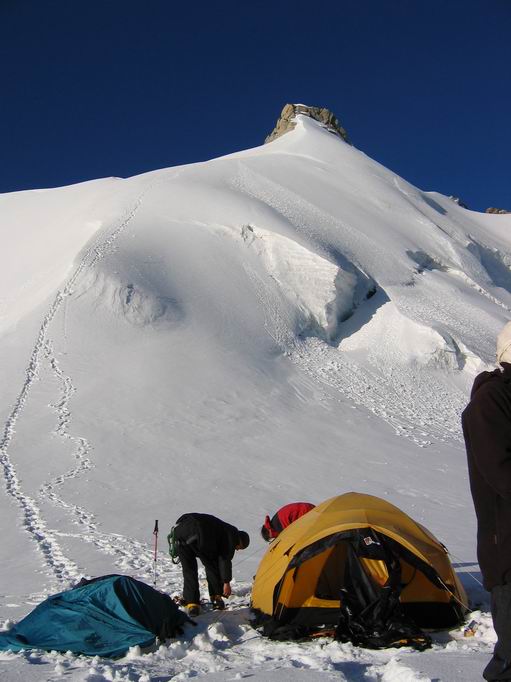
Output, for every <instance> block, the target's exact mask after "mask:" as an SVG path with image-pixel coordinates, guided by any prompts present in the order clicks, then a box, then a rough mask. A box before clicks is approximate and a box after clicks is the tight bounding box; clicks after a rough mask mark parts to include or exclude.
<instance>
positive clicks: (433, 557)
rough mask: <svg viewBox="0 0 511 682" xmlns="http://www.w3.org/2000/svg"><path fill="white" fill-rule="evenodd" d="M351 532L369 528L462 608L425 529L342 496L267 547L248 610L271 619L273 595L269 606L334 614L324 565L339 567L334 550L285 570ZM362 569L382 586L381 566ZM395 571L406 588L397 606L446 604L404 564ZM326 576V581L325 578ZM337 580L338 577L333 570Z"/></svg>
mask: <svg viewBox="0 0 511 682" xmlns="http://www.w3.org/2000/svg"><path fill="white" fill-rule="evenodd" d="M356 528H372V529H374V530H375V531H377V532H379V533H382V534H384V535H386V536H387V537H389V538H392V539H393V540H395V541H397V542H399V543H400V544H401V545H403V546H404V547H406V549H408V550H409V551H410V552H412V553H413V554H415V555H416V556H417V557H418V558H419V559H421V560H422V561H423V562H425V563H426V564H429V565H430V566H431V567H433V568H434V569H435V571H436V572H437V573H438V575H439V576H440V578H441V579H442V581H443V582H444V583H445V584H446V585H447V586H448V588H449V590H451V591H452V592H453V593H454V595H455V598H456V599H458V600H459V601H461V602H462V603H463V604H467V598H466V595H465V592H464V590H463V587H462V585H461V583H460V582H459V580H458V578H457V577H456V575H455V573H454V570H453V568H452V566H451V563H450V561H449V557H448V555H447V551H446V549H445V548H444V547H443V545H442V544H441V543H440V542H438V540H437V539H436V538H435V537H434V536H433V535H432V534H431V533H430V532H429V531H428V530H427V529H426V528H424V527H423V526H421V525H420V524H418V523H416V522H415V521H414V520H413V519H411V518H410V517H409V516H407V515H406V514H405V513H404V512H402V511H401V510H400V509H398V508H397V507H395V506H394V505H392V504H390V503H389V502H386V501H385V500H382V499H380V498H378V497H374V496H372V495H363V494H360V493H346V494H345V495H339V496H338V497H332V498H331V499H329V500H326V501H325V502H323V503H322V504H320V505H318V506H317V507H315V508H314V509H312V510H311V511H310V512H308V513H307V514H305V515H304V516H302V517H301V518H300V519H298V520H297V521H295V522H294V523H292V524H291V525H290V526H288V527H287V528H286V529H285V530H284V531H283V532H282V533H281V534H280V535H279V536H278V538H277V539H276V540H274V541H273V542H272V543H271V545H270V547H269V549H268V551H267V552H266V554H265V555H264V557H263V559H262V560H261V563H260V565H259V568H258V571H257V574H256V576H255V580H254V585H253V589H252V606H253V608H255V609H259V610H260V611H261V612H263V613H265V614H267V615H273V605H274V595H277V593H278V598H277V599H276V600H275V603H278V604H280V605H282V606H285V607H300V606H321V605H325V604H328V605H329V606H330V607H333V608H335V604H337V605H338V604H339V599H338V598H337V599H335V598H334V595H335V594H336V590H335V585H333V584H331V583H332V577H333V576H334V575H335V573H336V571H335V570H332V569H329V568H328V566H329V561H330V564H332V562H333V563H334V564H335V562H337V566H339V567H340V566H341V564H343V561H344V557H343V556H342V555H341V554H339V556H338V557H336V556H335V555H332V552H333V551H334V550H335V548H328V549H326V550H324V551H323V552H322V553H321V554H319V555H318V556H316V557H314V558H313V559H309V560H307V561H305V562H304V563H302V564H301V565H300V566H299V567H298V568H297V569H291V570H288V566H289V563H290V562H291V560H292V559H293V557H294V556H296V554H297V553H298V552H300V551H301V550H303V549H305V548H306V547H308V546H310V545H311V544H313V543H315V542H317V541H318V540H321V539H323V538H326V537H328V536H330V535H334V534H335V533H341V532H343V531H349V530H352V529H356ZM335 551H337V552H339V551H340V550H335ZM362 564H363V566H364V568H365V570H366V571H367V572H368V573H369V574H370V575H371V576H372V577H373V578H374V579H375V580H376V581H377V582H378V583H379V584H384V583H385V580H386V579H387V571H386V568H385V564H384V563H383V562H381V561H374V560H369V559H364V560H363V561H362ZM401 565H402V578H403V582H404V583H408V584H407V587H406V588H405V589H404V590H403V593H402V601H424V602H427V601H440V602H449V601H450V595H449V594H448V593H447V592H446V591H445V590H442V589H440V588H437V587H435V586H434V585H432V584H431V582H430V581H429V580H427V579H426V578H425V576H424V575H423V574H422V573H420V571H416V570H415V569H414V568H413V567H412V566H409V565H408V564H406V562H404V561H401ZM329 572H330V574H331V575H330V577H329V576H328V575H326V574H327V573H329ZM339 575H341V576H342V575H343V574H342V573H339V570H337V576H339ZM338 579H340V578H338ZM281 581H282V582H281ZM279 583H280V585H279ZM339 587H340V585H339ZM325 591H326V592H329V591H330V593H331V595H330V597H331V598H330V599H325V594H323V593H322V592H325ZM316 592H318V594H316ZM337 594H338V591H337ZM275 615H277V614H275Z"/></svg>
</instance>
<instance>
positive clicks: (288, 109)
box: [264, 104, 351, 144]
mask: <svg viewBox="0 0 511 682" xmlns="http://www.w3.org/2000/svg"><path fill="white" fill-rule="evenodd" d="M298 114H301V115H303V116H309V117H310V118H313V119H314V120H316V121H318V122H319V123H321V125H322V126H324V127H325V128H326V129H327V130H328V131H329V132H330V133H333V134H334V135H337V136H338V137H340V138H341V139H343V140H344V141H345V142H347V143H348V144H351V142H350V141H349V139H348V134H347V132H346V131H345V130H344V128H343V127H342V126H341V124H340V123H339V121H338V120H337V117H336V116H335V115H334V114H333V113H332V112H331V111H330V110H329V109H325V108H324V107H309V106H307V105H306V104H286V106H285V107H284V108H283V109H282V113H281V114H280V117H279V120H278V121H277V124H276V125H275V128H274V129H273V130H272V132H271V133H270V134H269V135H268V137H267V138H266V140H265V141H264V143H265V144H267V143H268V142H273V140H276V139H277V138H278V137H280V136H281V135H284V134H285V133H288V132H289V131H290V130H293V128H294V127H295V126H296V121H295V117H296V116H297V115H298Z"/></svg>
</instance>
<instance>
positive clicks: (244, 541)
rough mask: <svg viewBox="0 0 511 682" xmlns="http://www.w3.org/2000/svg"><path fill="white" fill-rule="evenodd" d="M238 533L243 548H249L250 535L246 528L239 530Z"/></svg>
mask: <svg viewBox="0 0 511 682" xmlns="http://www.w3.org/2000/svg"><path fill="white" fill-rule="evenodd" d="M238 535H239V538H240V545H241V549H247V547H248V546H249V544H250V536H249V534H248V533H246V532H245V531H244V530H239V531H238Z"/></svg>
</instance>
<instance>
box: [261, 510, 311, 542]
mask: <svg viewBox="0 0 511 682" xmlns="http://www.w3.org/2000/svg"><path fill="white" fill-rule="evenodd" d="M311 509H314V505H313V504H311V503H310V502H290V503H289V504H286V505H284V506H283V507H281V508H280V509H279V510H278V511H277V512H276V513H275V514H274V515H273V516H272V518H271V519H270V517H269V516H266V518H265V519H264V523H263V525H262V527H261V536H262V538H263V540H265V541H266V542H271V541H272V540H274V539H275V538H276V537H278V536H279V534H280V533H281V532H282V531H283V530H284V528H287V527H288V526H289V525H290V524H292V523H293V522H294V521H296V520H297V519H299V518H300V517H301V516H303V515H304V514H307V512H310V510H311Z"/></svg>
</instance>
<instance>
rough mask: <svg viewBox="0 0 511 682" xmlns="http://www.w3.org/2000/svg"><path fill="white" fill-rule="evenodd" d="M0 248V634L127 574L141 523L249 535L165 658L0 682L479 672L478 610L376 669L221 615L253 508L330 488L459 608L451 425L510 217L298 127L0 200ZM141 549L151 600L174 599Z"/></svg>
mask: <svg viewBox="0 0 511 682" xmlns="http://www.w3.org/2000/svg"><path fill="white" fill-rule="evenodd" d="M417 154H418V156H419V154H420V148H418V150H417ZM0 239H1V244H2V250H1V267H0V292H1V293H0V344H1V345H0V348H1V355H0V371H1V379H0V381H1V386H2V391H1V394H0V420H1V421H0V423H1V424H2V425H3V426H2V427H1V430H0V451H1V455H0V463H1V465H2V467H1V469H0V472H1V473H2V476H3V488H2V493H1V494H0V514H1V515H2V519H3V529H4V532H3V538H2V543H0V547H1V549H0V577H1V583H0V585H1V587H0V626H2V627H5V628H7V627H9V626H10V624H11V623H12V622H14V621H16V620H17V619H19V618H20V617H21V616H22V615H24V614H25V613H26V612H27V611H28V610H29V609H30V608H31V605H32V604H34V603H37V602H38V601H39V600H40V599H41V598H42V596H44V595H46V594H48V593H51V592H55V591H58V590H61V589H64V588H66V587H68V586H69V585H71V584H73V583H74V582H75V581H76V580H77V579H78V578H79V577H80V576H81V575H99V574H104V573H111V572H125V573H129V574H131V575H133V576H134V577H139V578H142V579H145V580H146V581H150V580H152V576H153V562H152V552H151V542H152V535H151V532H152V528H153V525H154V519H156V518H158V519H159V520H160V525H161V527H162V528H163V529H166V528H170V525H171V524H172V523H173V522H174V521H175V519H176V518H177V517H178V516H179V515H180V514H181V513H183V512H185V511H203V512H210V513H214V514H216V515H218V516H220V517H222V518H225V520H227V521H229V522H231V523H233V524H235V525H238V526H239V527H242V528H246V529H247V530H248V531H249V532H251V535H252V544H251V546H250V548H249V550H247V552H246V555H245V556H240V557H239V558H238V563H237V566H236V577H237V580H238V583H237V586H235V595H234V598H233V602H234V604H235V608H234V609H233V611H230V612H226V613H225V615H223V616H222V618H224V621H222V622H211V623H209V624H208V623H206V624H202V625H201V627H200V628H199V629H200V632H199V634H195V633H191V635H190V638H189V640H188V641H187V648H186V647H184V646H183V645H182V644H181V643H176V644H175V645H172V646H171V647H170V648H165V649H162V650H160V651H159V652H156V653H155V654H150V655H146V656H139V655H138V654H137V652H134V653H133V655H132V656H130V657H129V659H128V660H127V661H124V662H121V663H119V664H113V663H108V662H95V663H94V664H93V666H92V668H91V666H90V662H88V663H87V662H83V661H81V662H80V661H77V660H76V659H72V658H70V657H67V658H66V657H62V656H56V655H51V654H48V655H38V656H36V658H37V660H38V661H39V662H40V663H42V664H43V665H38V666H31V665H30V663H31V662H34V660H33V658H32V656H34V655H28V654H27V655H23V654H18V655H12V656H11V655H7V656H0V677H1V678H2V679H17V677H16V675H18V674H19V673H20V671H22V674H23V677H24V679H34V680H35V679H50V678H51V679H53V677H52V675H55V674H56V673H57V672H58V671H60V673H61V674H62V673H64V672H65V673H66V674H68V675H71V679H76V680H78V679H80V680H81V679H84V680H85V679H91V680H92V679H94V680H100V679H114V678H113V677H112V676H113V675H117V674H118V675H120V677H116V678H115V679H130V680H138V679H140V680H147V679H152V677H151V676H152V675H160V677H159V678H158V679H167V678H162V677H161V675H163V674H169V671H171V673H172V675H178V677H177V678H176V677H174V678H173V679H188V676H193V675H197V674H203V673H212V672H213V671H216V672H217V676H214V675H211V679H213V678H214V679H219V680H227V679H233V678H232V674H233V670H234V671H238V674H241V673H243V672H245V671H250V670H252V671H255V670H256V668H257V669H258V671H257V672H254V673H253V674H254V675H256V674H257V675H263V677H261V678H260V679H279V680H280V679H299V673H298V672H297V671H296V669H297V668H305V669H308V670H309V672H307V673H306V674H305V677H304V679H307V680H313V679H316V678H315V677H314V676H313V675H317V676H318V677H317V679H320V678H321V679H325V680H327V679H330V677H329V675H330V673H333V672H335V673H336V679H343V678H342V676H341V675H342V674H344V675H345V679H350V680H358V679H360V680H362V679H364V680H367V679H374V680H394V679H402V680H426V679H430V677H428V676H431V678H434V679H445V680H451V681H453V680H457V679H460V680H461V679H463V680H470V679H479V670H478V669H479V668H480V667H482V665H483V662H484V660H485V659H486V658H487V655H488V651H489V650H490V648H491V646H490V645H491V641H492V637H493V632H492V630H491V628H490V626H489V619H488V616H487V614H483V615H482V616H481V617H480V627H479V630H478V634H477V637H476V638H474V640H471V641H470V642H469V643H468V644H467V640H463V639H461V641H458V640H457V638H456V636H454V635H453V636H452V637H448V636H445V635H444V636H439V638H438V640H437V641H436V644H435V647H436V649H435V651H436V654H438V653H441V654H442V657H440V658H439V656H438V655H434V654H421V655H417V654H408V655H406V654H403V653H402V652H400V656H399V660H398V659H396V656H395V652H385V653H381V652H380V653H378V654H374V653H372V654H371V653H370V652H364V651H361V650H356V649H354V648H353V647H350V646H348V645H340V644H330V645H328V646H323V645H319V644H317V643H310V644H307V645H303V646H301V647H300V646H298V645H296V646H294V647H286V646H285V645H277V644H275V643H268V642H262V641H260V640H259V639H257V638H254V632H253V631H252V630H250V628H249V626H248V625H246V620H247V608H246V605H247V601H248V596H249V593H250V580H251V577H252V575H253V574H254V572H255V569H256V567H257V564H258V562H259V559H260V558H261V556H262V554H263V552H264V546H263V542H262V540H260V538H259V536H258V529H259V527H260V525H261V523H262V521H263V519H264V515H265V514H266V513H272V512H273V511H275V509H276V508H277V507H278V506H280V505H281V504H283V503H286V502H289V501H295V500H298V499H300V500H308V501H312V502H319V501H321V500H323V499H326V498H327V497H330V496H332V495H336V494H339V493H342V492H347V491H350V490H355V491H359V492H366V493H371V494H375V495H378V496H380V497H386V498H387V499H388V500H389V501H391V502H392V503H394V504H396V505H397V506H399V507H400V508H402V509H403V510H404V511H406V512H407V513H409V514H410V515H411V516H413V517H414V518H415V519H416V520H418V521H420V522H421V523H424V524H425V525H426V526H428V527H429V528H430V529H431V530H432V531H433V532H434V533H435V534H436V535H437V536H438V537H439V539H441V540H442V541H443V542H444V543H445V544H446V545H447V546H448V547H449V549H450V550H451V552H452V557H453V562H454V564H455V566H457V567H458V570H459V571H460V572H461V574H462V578H463V581H464V583H465V586H466V588H467V590H468V592H469V594H470V595H471V597H472V599H473V600H474V601H475V602H477V601H480V600H483V604H484V603H485V602H484V599H485V597H484V593H483V592H482V591H481V590H480V589H479V587H478V585H477V583H476V582H475V581H474V580H473V579H472V578H471V577H470V575H468V573H467V572H468V571H469V572H470V573H472V574H475V577H476V578H477V574H478V567H477V564H476V563H475V561H476V560H475V523H474V517H473V512H472V505H471V501H470V497H469V492H468V483H467V476H466V470H465V455H464V449H463V445H462V438H461V433H460V425H459V415H460V411H461V410H462V409H463V407H464V405H465V404H466V401H467V396H468V393H469V389H470V385H471V382H472V380H473V377H474V376H475V374H476V373H477V372H478V371H481V370H482V369H485V368H488V367H491V366H493V362H494V348H495V338H496V335H497V333H498V331H499V330H500V328H501V327H502V326H503V325H504V323H505V322H506V321H508V320H509V319H510V311H511V216H510V215H487V214H480V213H476V212H472V211H469V210H466V209H464V208H462V207H460V206H459V205H457V204H456V203H455V202H453V201H452V200H451V199H449V198H447V197H444V196H442V195H440V194H437V193H434V192H424V191H421V190H419V189H417V188H415V187H413V186H412V185H410V184H409V183H407V182H406V181H405V180H403V179H402V178H400V177H397V176H396V175H395V174H394V173H392V172H391V171H389V170H387V169H386V168H384V167H382V166H381V165H380V164H378V163H376V162H375V161H373V160H371V159H370V158H368V157H367V156H366V155H365V154H363V153H361V152H360V151H358V150H357V149H356V148H354V147H352V146H351V145H349V144H347V143H346V142H344V141H343V140H342V139H340V138H339V137H336V136H334V135H332V134H331V132H329V131H328V129H326V128H325V127H324V126H323V125H322V124H321V123H319V122H317V121H315V120H313V119H312V118H310V117H307V116H305V115H298V116H296V127H295V128H294V129H293V130H291V131H290V132H287V133H286V134H285V135H284V136H282V137H279V138H278V139H276V140H274V141H273V142H271V143H270V144H267V145H265V146H262V147H258V148H256V149H251V150H247V151H242V152H239V153H235V154H231V155H229V156H226V157H222V158H219V159H214V160H212V161H209V162H206V163H200V164H193V165H190V166H182V167H177V168H169V169H165V170H160V171H155V172H151V173H147V174H144V175H141V176H137V177H133V178H129V179H119V178H108V179H104V180H97V181H94V182H88V183H84V184H81V185H75V186H72V187H65V188H61V189H53V190H38V191H29V192H19V193H14V194H7V195H1V196H0ZM160 550H161V551H160V555H159V564H158V577H157V581H158V586H159V587H160V588H161V589H165V590H168V591H170V592H172V591H178V590H179V589H180V572H179V570H177V571H176V569H175V567H173V566H172V565H171V564H170V562H169V560H168V559H167V557H166V555H165V547H162V546H161V544H160ZM2 624H3V625H2ZM245 640H246V642H245ZM226 643H227V644H230V645H233V644H236V647H237V648H231V646H227V644H226ZM261 666H262V667H261ZM435 666H436V667H435ZM289 668H293V670H294V672H293V675H294V676H291V677H289V678H288V677H286V673H285V669H289ZM36 669H37V670H36ZM124 669H126V670H127V672H122V671H123V670H124ZM278 669H282V671H283V672H282V673H281V674H280V676H279V675H278V672H276V670H277V671H278ZM91 670H93V672H91ZM227 670H230V673H227V672H225V671H227ZM456 670H458V671H461V672H459V675H460V676H459V677H456V674H458V673H456V672H455V671H456ZM42 671H43V672H42ZM87 671H88V672H87ZM94 671H95V672H94ZM164 671H166V673H164ZM222 671H224V672H222ZM240 671H241V672H240ZM311 671H315V672H314V673H313V672H311ZM418 671H419V672H418ZM420 671H422V673H420ZM421 674H422V675H424V674H425V675H426V677H424V676H422V677H421V676H420V675H421ZM41 675H42V677H41ZM87 675H96V677H94V676H93V677H87ZM108 675H110V677H109V676H108ZM122 675H126V676H125V677H122ZM129 675H131V677H130V676H129ZM137 675H138V677H137ZM144 675H145V677H144ZM229 675H230V677H229ZM398 675H401V677H398ZM258 679H259V678H258Z"/></svg>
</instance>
